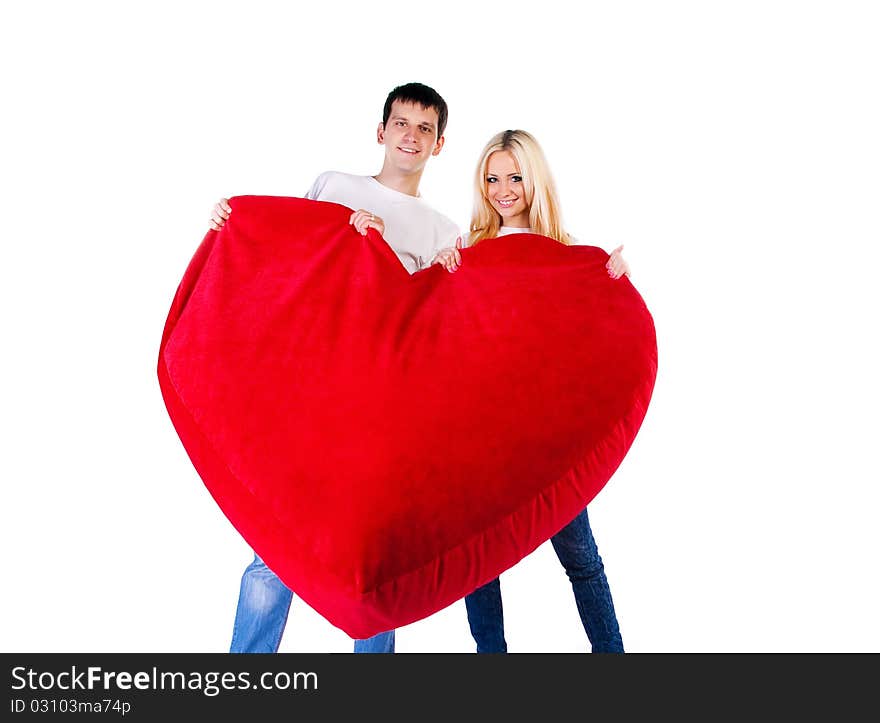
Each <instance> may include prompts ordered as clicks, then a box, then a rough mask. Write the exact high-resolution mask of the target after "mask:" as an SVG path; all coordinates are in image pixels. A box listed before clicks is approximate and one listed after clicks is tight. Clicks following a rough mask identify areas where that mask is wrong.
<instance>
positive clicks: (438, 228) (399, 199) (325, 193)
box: [305, 171, 461, 274]
mask: <svg viewBox="0 0 880 723" xmlns="http://www.w3.org/2000/svg"><path fill="white" fill-rule="evenodd" d="M305 197H306V198H310V199H312V200H313V201H330V202H332V203H339V204H341V205H343V206H348V207H349V208H350V209H351V210H352V211H356V210H358V209H360V208H362V209H364V210H365V211H370V212H371V213H375V214H376V215H377V216H379V218H381V219H382V220H383V221H384V222H385V233H384V234H383V236H384V238H385V240H386V241H387V242H388V245H389V246H390V247H391V249H392V250H393V251H394V253H395V254H397V258H399V259H400V263H402V264H403V266H404V268H405V269H406V270H407V271H408V272H409V273H411V274H414V273H415V272H416V271H419V270H420V269H424V268H426V267H428V266H430V265H431V262H432V261H433V260H434V257H435V256H436V255H437V252H438V251H440V250H441V249H444V248H448V247H450V246H455V241H456V239H458V237H459V236H460V235H461V234H460V231H459V229H458V226H457V225H456V224H455V222H453V221H452V220H450V219H449V218H447V217H446V216H444V215H443V214H442V213H440V212H439V211H435V210H434V209H433V208H431V207H430V206H429V205H428V204H427V203H425V202H424V201H423V200H422V199H421V198H420V197H417V196H409V195H407V194H405V193H401V192H400V191H395V190H394V189H393V188H388V186H383V185H382V184H381V183H379V181H377V180H376V179H375V178H373V177H372V176H355V175H352V174H350V173H339V172H338V171H327V172H325V173H322V174H321V175H320V176H318V178H317V179H316V180H315V182H314V183H313V184H312V187H311V188H310V189H309V190H308V192H307V193H306V195H305Z"/></svg>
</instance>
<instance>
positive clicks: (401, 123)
mask: <svg viewBox="0 0 880 723" xmlns="http://www.w3.org/2000/svg"><path fill="white" fill-rule="evenodd" d="M397 125H399V126H405V125H406V123H404V122H403V121H397Z"/></svg>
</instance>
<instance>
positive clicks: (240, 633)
mask: <svg viewBox="0 0 880 723" xmlns="http://www.w3.org/2000/svg"><path fill="white" fill-rule="evenodd" d="M292 601H293V593H292V592H291V591H290V589H289V588H288V587H287V585H285V584H284V583H283V582H281V580H280V579H279V578H278V576H277V575H276V574H275V573H274V572H272V571H271V570H270V569H269V568H268V567H266V563H265V562H263V561H262V560H261V559H260V558H259V557H258V556H257V555H254V561H253V562H252V563H251V564H250V565H248V566H247V568H245V571H244V574H243V575H242V576H241V590H240V591H239V595H238V607H237V608H236V611H235V623H234V625H233V627H232V644H231V645H230V647H229V652H230V653H277V652H278V646H279V645H280V644H281V636H282V635H283V634H284V626H285V625H287V614H288V613H289V612H290V603H291V602H292ZM354 652H356V653H393V652H394V631H393V630H390V631H388V632H386V633H379V634H378V635H374V636H373V637H372V638H367V639H366V640H355V641H354Z"/></svg>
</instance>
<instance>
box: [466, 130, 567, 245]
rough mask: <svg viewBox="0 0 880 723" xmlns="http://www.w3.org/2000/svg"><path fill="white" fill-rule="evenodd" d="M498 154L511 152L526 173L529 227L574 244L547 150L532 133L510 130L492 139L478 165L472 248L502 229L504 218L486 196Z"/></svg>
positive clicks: (525, 187) (484, 149) (523, 175)
mask: <svg viewBox="0 0 880 723" xmlns="http://www.w3.org/2000/svg"><path fill="white" fill-rule="evenodd" d="M497 151H508V152H509V153H511V154H512V155H513V157H514V158H515V159H516V164H517V166H518V167H519V171H520V173H521V174H522V179H523V188H524V190H525V194H526V198H525V201H526V204H528V207H529V227H530V228H531V230H532V232H533V233H537V234H541V235H542V236H549V237H550V238H552V239H556V240H557V241H559V242H560V243H564V244H570V243H571V242H572V239H571V237H570V236H569V235H568V234H567V233H566V232H565V230H564V229H563V228H562V214H561V212H560V210H559V199H558V197H557V195H556V184H555V183H554V181H553V175H552V174H551V173H550V167H549V166H548V165H547V159H546V158H545V157H544V151H542V150H541V146H540V145H539V144H538V141H537V140H535V137H534V136H533V135H531V134H530V133H527V132H526V131H522V130H507V131H501V133H497V134H495V135H494V136H492V138H491V139H490V140H489V142H488V143H487V144H486V146H485V148H483V152H482V153H481V154H480V160H479V161H478V162H477V170H476V173H475V174H474V206H473V212H472V214H471V224H470V232H471V234H470V238H469V240H468V245H469V246H473V245H474V244H475V243H477V242H479V241H482V240H483V239H485V238H494V237H496V236H497V235H498V229H500V228H501V216H500V215H499V214H498V211H496V210H495V209H494V208H493V207H492V204H491V203H490V202H489V197H488V196H487V195H486V175H487V173H486V168H487V166H488V164H489V156H491V155H492V154H493V153H496V152H497Z"/></svg>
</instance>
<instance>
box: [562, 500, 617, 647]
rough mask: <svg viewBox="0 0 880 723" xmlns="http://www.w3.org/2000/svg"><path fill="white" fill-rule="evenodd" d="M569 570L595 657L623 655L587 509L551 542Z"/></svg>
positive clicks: (608, 590) (603, 569) (578, 607)
mask: <svg viewBox="0 0 880 723" xmlns="http://www.w3.org/2000/svg"><path fill="white" fill-rule="evenodd" d="M550 541H551V543H552V544H553V549H554V550H556V556H557V557H558V558H559V562H561V563H562V566H563V567H564V568H565V573H566V575H568V579H569V580H571V587H572V590H573V591H574V599H575V602H576V603H577V609H578V613H579V614H580V616H581V622H582V623H583V624H584V630H586V631H587V637H588V638H589V639H590V643H592V646H593V652H594V653H622V652H623V640H622V639H621V637H620V627H619V626H618V624H617V615H616V613H615V612H614V602H613V601H612V599H611V588H609V587H608V579H607V578H606V577H605V566H604V565H603V564H602V558H601V557H599V549H598V548H597V547H596V541H595V540H594V539H593V531H592V530H591V529H590V520H589V518H588V517H587V511H586V509H585V510H584V511H583V512H581V513H580V514H579V515H578V516H577V517H575V518H574V519H573V520H572V521H571V522H570V523H569V524H568V525H566V526H565V527H564V528H562V530H560V531H559V532H557V533H556V534H555V535H554V536H553V537H552V538H550Z"/></svg>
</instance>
